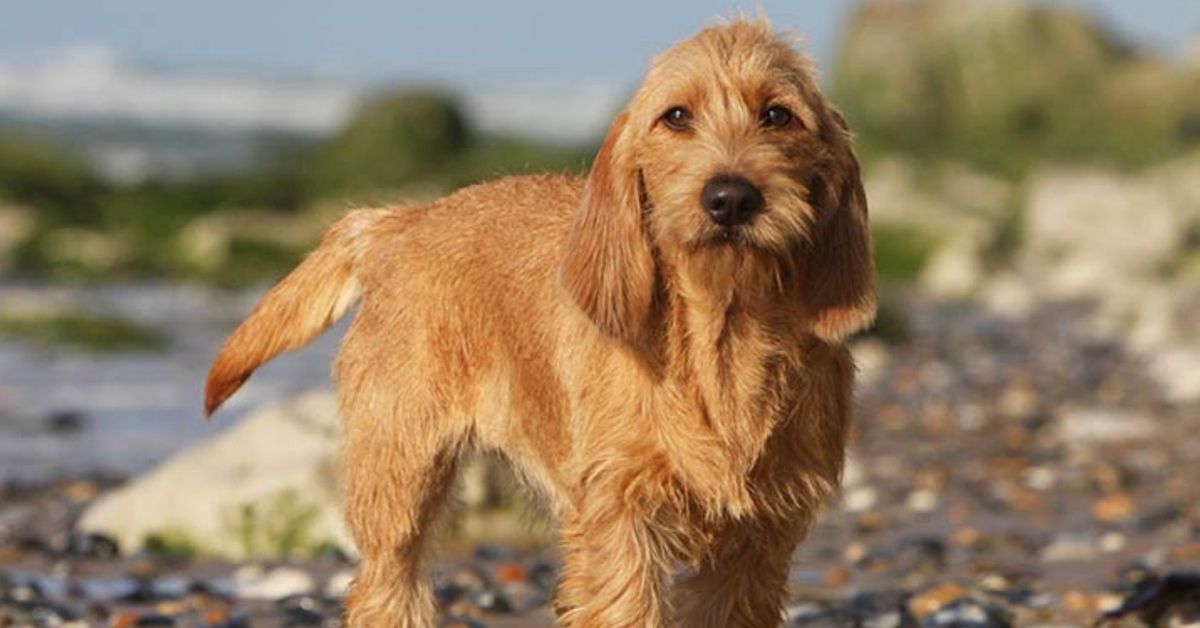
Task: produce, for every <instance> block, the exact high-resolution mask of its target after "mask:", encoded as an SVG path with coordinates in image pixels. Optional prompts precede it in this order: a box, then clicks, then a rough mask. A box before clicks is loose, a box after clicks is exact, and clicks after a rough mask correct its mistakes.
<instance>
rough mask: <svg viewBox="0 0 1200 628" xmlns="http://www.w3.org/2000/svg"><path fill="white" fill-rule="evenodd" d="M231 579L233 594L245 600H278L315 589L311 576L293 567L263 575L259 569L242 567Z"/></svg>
mask: <svg viewBox="0 0 1200 628" xmlns="http://www.w3.org/2000/svg"><path fill="white" fill-rule="evenodd" d="M233 578H234V592H235V594H236V595H237V596H238V597H241V598H247V599H260V600H279V599H283V598H287V597H291V596H296V595H305V594H307V593H310V592H312V591H313V589H314V588H315V585H314V583H313V578H312V576H310V575H309V574H308V572H306V571H304V570H302V569H297V568H295V567H277V568H275V569H272V570H271V571H269V572H266V573H265V574H264V573H263V571H262V568H260V567H256V566H252V567H244V568H242V569H239V570H238V571H237V572H236V573H235V574H234V576H233Z"/></svg>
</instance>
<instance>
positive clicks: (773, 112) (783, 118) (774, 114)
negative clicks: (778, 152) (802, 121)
mask: <svg viewBox="0 0 1200 628" xmlns="http://www.w3.org/2000/svg"><path fill="white" fill-rule="evenodd" d="M793 118H795V116H794V115H792V112H791V111H789V110H788V108H787V107H782V106H780V105H772V106H770V107H767V109H766V111H764V112H763V114H762V120H761V122H762V125H763V126H765V127H767V128H772V129H778V128H782V127H785V126H787V125H789V124H791V123H792V119H793Z"/></svg>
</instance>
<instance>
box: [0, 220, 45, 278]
mask: <svg viewBox="0 0 1200 628" xmlns="http://www.w3.org/2000/svg"><path fill="white" fill-rule="evenodd" d="M35 215H36V214H35V213H34V212H33V210H30V209H27V208H24V207H15V206H11V205H7V206H0V272H4V271H5V270H7V269H8V266H9V264H10V263H11V260H12V254H13V251H14V250H15V249H16V248H17V246H19V245H20V244H22V243H23V242H25V240H26V239H28V238H29V236H31V235H33V229H34V227H35V225H36V224H37V221H36V219H35Z"/></svg>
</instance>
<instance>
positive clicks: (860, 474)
mask: <svg viewBox="0 0 1200 628" xmlns="http://www.w3.org/2000/svg"><path fill="white" fill-rule="evenodd" d="M866 481H867V472H866V470H865V469H863V465H862V461H861V460H859V459H858V455H857V454H855V453H854V452H848V453H847V454H846V464H845V466H844V467H842V487H843V488H845V489H850V488H853V487H855V486H858V485H860V484H862V483H863V482H866Z"/></svg>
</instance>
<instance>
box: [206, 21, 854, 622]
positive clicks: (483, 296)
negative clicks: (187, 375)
mask: <svg viewBox="0 0 1200 628" xmlns="http://www.w3.org/2000/svg"><path fill="white" fill-rule="evenodd" d="M360 295H361V298H362V306H361V308H360V310H359V312H358V314H357V317H356V319H355V321H354V324H353V326H352V327H351V328H350V330H349V332H348V333H347V335H346V338H345V340H344V341H343V344H342V349H341V353H340V355H339V357H338V360H337V365H336V377H337V382H338V387H339V393H340V400H341V401H340V402H341V412H342V416H343V419H344V421H345V425H346V450H345V463H344V473H345V490H346V514H347V517H348V521H349V524H350V528H351V531H352V532H353V534H354V537H355V539H356V541H357V543H358V547H359V550H360V551H361V552H362V557H363V558H362V565H361V567H360V568H359V572H358V577H357V579H356V580H355V583H354V586H353V589H352V593H351V595H350V597H349V599H348V611H347V612H348V619H349V623H350V624H351V625H353V626H384V625H388V626H394V625H402V626H428V625H432V623H433V621H434V618H435V617H436V611H435V608H434V603H433V600H432V597H431V595H430V587H429V585H428V583H427V582H426V580H425V578H424V577H423V575H422V573H421V570H420V564H419V562H420V558H421V554H422V550H424V549H425V546H426V544H427V541H428V540H429V537H430V522H431V521H433V520H434V518H435V516H436V514H437V513H438V511H439V509H440V508H441V506H442V505H443V504H444V503H445V502H446V501H447V498H448V497H449V496H450V493H451V485H452V482H453V480H454V477H455V466H456V462H457V461H458V460H459V459H460V457H461V455H462V454H463V452H464V451H465V450H467V449H468V448H470V447H474V448H479V449H482V450H486V451H492V452H497V453H499V454H501V455H503V456H504V457H505V458H506V459H507V460H509V461H510V462H511V464H512V465H513V466H514V467H515V468H516V469H517V471H518V472H519V473H520V474H521V475H522V476H523V477H524V478H525V479H526V481H527V483H528V485H529V486H530V487H531V488H532V489H533V490H534V491H536V492H537V493H539V494H541V495H542V496H544V498H545V500H546V502H547V503H548V505H549V508H550V509H551V510H552V512H553V513H554V514H555V515H556V517H557V519H558V521H559V522H560V525H561V539H562V541H561V549H562V557H563V561H564V569H563V573H562V578H561V584H560V587H559V592H558V599H557V606H558V608H559V610H560V620H561V622H562V623H563V624H564V625H569V626H661V625H666V624H679V625H683V626H754V627H761V626H770V625H775V624H778V623H779V622H780V621H781V619H782V609H783V604H784V594H785V587H786V584H787V573H788V565H789V561H790V557H791V554H792V551H793V549H794V548H795V547H796V545H797V543H798V542H799V541H800V540H801V538H802V537H803V536H804V534H805V532H806V530H807V528H808V526H809V524H810V522H811V521H812V519H813V516H814V514H815V513H816V511H817V509H818V507H819V505H820V503H821V501H822V500H823V499H824V498H825V497H826V496H827V495H828V494H829V493H830V492H831V491H832V490H834V488H835V486H836V485H837V482H838V478H839V474H840V472H841V469H842V461H843V448H844V444H845V435H846V429H847V422H848V420H849V418H850V413H851V391H852V388H853V380H854V367H853V365H852V363H851V360H850V357H849V355H848V352H847V351H846V349H845V348H844V347H842V346H841V345H840V342H841V341H842V340H843V339H844V338H845V337H846V336H847V335H848V334H850V333H852V332H854V331H856V330H859V329H862V328H863V327H864V326H866V325H868V324H869V323H870V321H871V320H872V317H873V316H874V311H875V296H874V271H873V267H872V261H871V245H870V236H869V234H868V229H867V208H866V199H865V197H864V195H863V190H862V186H861V183H860V181H859V168H858V163H857V161H856V159H855V156H854V151H853V148H852V145H851V137H850V134H849V132H848V131H847V129H846V126H845V122H844V121H843V119H842V117H841V116H840V115H839V114H838V113H837V112H836V111H835V110H834V109H833V107H831V106H830V105H829V103H827V102H826V101H825V99H824V98H823V97H822V96H821V94H820V93H819V92H818V89H817V84H816V82H815V80H814V78H813V76H812V73H811V71H810V66H809V63H808V62H807V61H806V60H805V59H804V58H803V57H801V56H800V55H799V54H798V53H797V52H795V51H794V50H793V48H792V47H791V46H790V45H789V44H788V43H787V42H786V41H783V40H781V39H778V38H777V37H776V36H775V35H774V34H773V33H772V31H771V29H770V27H769V26H768V25H767V24H766V23H765V22H763V21H758V22H750V21H746V20H736V21H734V22H732V23H730V24H728V25H723V26H717V27H713V28H709V29H707V30H705V31H703V32H701V33H700V34H698V35H696V36H695V37H694V38H692V39H690V40H687V41H684V42H682V43H680V44H678V45H677V46H675V47H674V48H672V49H671V50H670V51H669V52H667V53H666V54H665V55H663V56H662V57H660V58H659V59H657V60H656V61H655V62H654V64H653V66H652V67H651V69H650V71H649V73H648V74H647V76H646V79H645V82H644V83H643V85H642V86H641V88H640V89H639V90H638V92H637V94H636V95H635V96H634V97H633V100H632V102H630V104H629V106H628V108H627V109H626V110H625V111H624V112H623V113H621V114H620V115H619V116H618V117H617V119H616V121H615V122H614V123H613V126H612V129H611V131H610V133H609V134H608V138H607V139H606V140H605V142H604V145H603V147H602V148H601V149H600V152H599V154H598V155H597V157H596V162H595V165H594V167H593V168H592V172H591V174H590V176H589V177H588V179H587V180H586V182H585V181H583V180H579V179H576V178H572V177H566V176H532V177H513V178H507V179H503V180H500V181H496V182H493V183H488V184H483V185H478V186H474V187H470V188H466V189H464V190H461V191H459V192H456V193H455V194H453V195H451V196H449V197H448V198H445V199H443V200H440V201H437V202H434V203H431V204H429V205H424V206H419V207H403V208H395V209H387V210H367V211H359V212H353V213H351V214H350V215H348V216H347V217H346V218H344V219H343V220H341V221H340V222H338V223H337V224H335V225H334V226H333V227H332V228H331V229H330V230H329V232H328V234H327V235H326V236H325V238H324V240H323V241H322V243H321V245H320V246H319V247H318V248H317V249H316V250H315V251H314V252H313V253H312V254H311V255H310V256H309V257H308V258H307V259H306V260H305V261H304V262H303V263H302V264H301V265H300V266H299V267H298V268H297V269H296V270H295V271H294V272H292V274H291V275H289V276H288V277H287V278H286V279H284V280H283V282H282V283H280V284H279V285H278V286H276V287H275V288H274V289H273V290H272V291H271V292H270V293H269V294H268V295H267V296H266V297H265V298H264V299H263V301H262V303H260V304H259V306H258V308H257V309H255V311H254V313H253V314H251V315H250V317H249V318H248V319H247V320H246V321H245V323H243V324H242V326H241V327H240V328H238V330H237V331H236V332H234V334H233V336H232V337H231V338H230V339H229V340H228V341H227V342H226V344H225V346H224V347H223V348H222V350H221V353H220V355H219V356H218V358H217V360H216V363H215V364H214V365H213V369H212V372H211V373H210V375H209V379H208V390H207V400H206V403H207V410H208V412H209V413H211V412H213V411H214V410H216V408H217V407H218V406H219V405H220V404H221V402H222V401H224V400H225V399H226V398H228V397H229V396H230V395H231V394H233V392H234V391H235V390H237V388H238V387H239V386H240V385H241V383H242V382H244V381H245V380H246V378H247V377H249V376H250V374H251V373H252V372H253V371H254V369H255V368H256V367H258V366H259V365H261V364H263V363H264V362H266V361H267V360H269V359H271V358H272V357H274V356H275V355H277V354H279V353H280V352H283V351H286V350H289V349H293V348H296V347H299V346H301V345H303V344H305V343H307V342H308V341H310V340H311V339H312V338H313V337H314V336H316V335H317V334H319V333H320V332H321V331H322V330H324V329H326V328H327V327H328V326H329V325H330V324H331V323H332V322H333V321H334V320H336V319H337V318H338V317H339V316H341V315H342V314H343V313H344V312H345V311H346V310H347V308H349V307H350V306H351V305H352V304H353V303H354V302H355V301H356V300H357V299H358V298H359V297H360ZM681 568H682V569H681ZM676 580H678V582H676ZM676 584H678V587H675V586H674V585H676ZM674 590H677V592H673V591H674Z"/></svg>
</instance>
